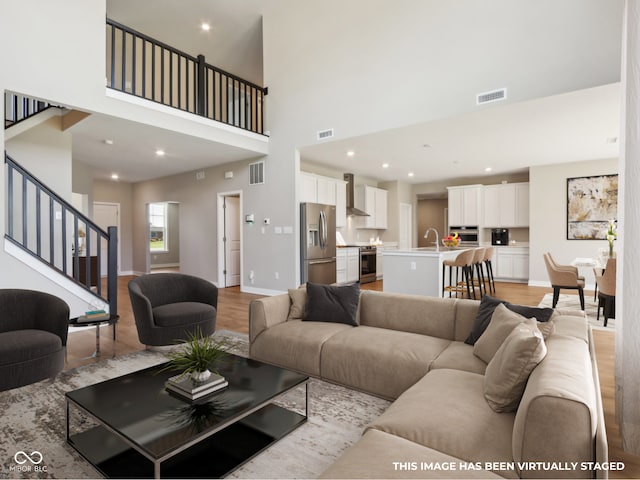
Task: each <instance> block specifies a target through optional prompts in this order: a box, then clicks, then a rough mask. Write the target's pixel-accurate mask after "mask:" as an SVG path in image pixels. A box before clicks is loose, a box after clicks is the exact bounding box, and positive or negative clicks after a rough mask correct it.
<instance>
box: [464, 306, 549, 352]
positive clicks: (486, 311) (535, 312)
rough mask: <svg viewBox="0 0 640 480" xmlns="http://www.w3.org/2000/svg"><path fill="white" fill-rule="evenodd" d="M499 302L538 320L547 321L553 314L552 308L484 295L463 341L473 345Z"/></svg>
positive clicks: (489, 320)
mask: <svg viewBox="0 0 640 480" xmlns="http://www.w3.org/2000/svg"><path fill="white" fill-rule="evenodd" d="M500 304H503V305H505V306H506V307H507V308H508V309H509V310H511V311H512V312H516V313H519V314H520V315H522V316H524V317H527V318H531V317H535V319H536V320H538V321H539V322H546V321H548V320H549V319H550V318H551V316H552V315H553V308H538V307H529V306H526V305H516V304H513V303H509V302H505V301H504V300H500V299H498V298H494V297H492V296H490V295H485V296H484V297H482V300H481V301H480V306H479V307H478V313H477V314H476V319H475V321H474V323H473V327H472V328H471V332H470V333H469V336H468V337H467V339H466V340H465V343H468V344H469V345H474V344H475V343H476V342H477V341H478V339H479V338H480V337H481V336H482V334H483V332H484V331H485V330H486V329H487V327H488V326H489V323H490V322H491V317H492V315H493V311H494V310H495V309H496V307H497V306H498V305H500Z"/></svg>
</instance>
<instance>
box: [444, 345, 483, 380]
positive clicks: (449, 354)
mask: <svg viewBox="0 0 640 480" xmlns="http://www.w3.org/2000/svg"><path fill="white" fill-rule="evenodd" d="M434 368H452V369H454V370H464V371H465V372H473V373H479V374H481V375H484V372H485V370H486V369H487V364H486V363H485V362H483V361H482V360H480V359H479V358H478V357H476V356H475V355H474V354H473V347H472V346H471V345H467V344H466V343H464V342H451V343H450V344H449V345H448V346H447V348H445V350H444V352H442V353H441V354H440V355H438V358H436V359H435V360H434V361H433V363H432V364H431V369H434Z"/></svg>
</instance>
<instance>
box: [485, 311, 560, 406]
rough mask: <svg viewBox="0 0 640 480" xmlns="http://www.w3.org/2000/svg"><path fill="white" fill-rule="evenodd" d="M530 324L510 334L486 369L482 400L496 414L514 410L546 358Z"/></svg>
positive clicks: (538, 332) (535, 331)
mask: <svg viewBox="0 0 640 480" xmlns="http://www.w3.org/2000/svg"><path fill="white" fill-rule="evenodd" d="M531 320H532V319H530V320H528V321H527V322H524V323H521V324H520V325H517V326H516V327H515V328H514V329H513V330H512V331H511V333H510V334H509V336H507V338H506V340H505V341H504V342H503V343H502V345H501V346H500V348H499V349H498V351H497V352H496V354H495V355H494V356H493V359H491V361H490V362H489V365H487V370H486V372H485V374H484V397H485V399H486V400H487V403H488V404H489V406H490V407H491V408H492V409H493V410H494V411H496V412H499V413H501V412H513V411H515V410H517V409H518V405H519V404H520V400H521V399H522V395H523V393H524V389H525V387H526V386H527V380H528V379H529V375H530V374H531V372H532V371H533V369H534V368H536V366H537V365H538V364H539V363H540V362H541V361H542V359H543V358H544V357H545V355H546V354H547V347H546V345H545V343H544V339H543V338H542V334H541V333H540V331H539V330H538V328H537V326H536V325H535V323H534V322H532V321H531Z"/></svg>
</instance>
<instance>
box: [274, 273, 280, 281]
mask: <svg viewBox="0 0 640 480" xmlns="http://www.w3.org/2000/svg"><path fill="white" fill-rule="evenodd" d="M273 278H275V279H276V280H278V279H279V278H280V273H279V272H276V273H274V275H273Z"/></svg>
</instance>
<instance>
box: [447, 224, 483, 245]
mask: <svg viewBox="0 0 640 480" xmlns="http://www.w3.org/2000/svg"><path fill="white" fill-rule="evenodd" d="M454 233H457V234H458V238H460V243H459V245H460V246H461V247H477V246H478V245H480V243H479V239H478V227H449V235H453V234H454Z"/></svg>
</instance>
